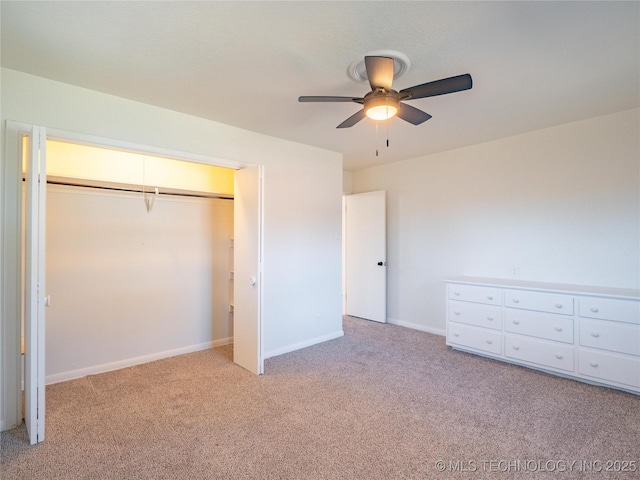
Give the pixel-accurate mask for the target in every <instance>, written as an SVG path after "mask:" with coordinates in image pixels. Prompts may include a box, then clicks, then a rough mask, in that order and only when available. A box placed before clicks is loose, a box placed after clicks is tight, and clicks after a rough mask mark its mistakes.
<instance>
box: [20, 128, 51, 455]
mask: <svg viewBox="0 0 640 480" xmlns="http://www.w3.org/2000/svg"><path fill="white" fill-rule="evenodd" d="M45 146H46V130H45V128H44V127H33V128H32V130H31V133H30V135H29V151H28V152H27V155H26V172H25V176H26V205H25V209H26V211H25V222H26V225H25V233H26V242H25V332H24V333H25V355H24V361H25V370H24V371H25V378H24V402H25V405H24V408H25V410H24V418H25V423H26V425H27V432H28V434H29V441H30V442H31V444H32V445H33V444H34V443H38V442H42V441H43V440H44V406H45V403H44V402H45V398H44V393H45V388H44V376H45V370H44V340H45V331H44V328H45V325H44V309H45V294H44V292H45V283H44V281H45V269H44V268H45V263H44V262H45V253H44V252H45V249H44V247H45V212H46V191H47V190H46V187H47V175H46V150H45Z"/></svg>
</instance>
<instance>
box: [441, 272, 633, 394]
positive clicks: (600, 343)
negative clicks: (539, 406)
mask: <svg viewBox="0 0 640 480" xmlns="http://www.w3.org/2000/svg"><path fill="white" fill-rule="evenodd" d="M445 284H446V288H447V345H450V346H451V347H453V348H455V349H459V350H464V351H467V352H471V353H476V354H479V355H485V356H488V357H492V358H496V359H499V360H503V361H506V362H511V363H517V364H519V365H524V366H528V367H532V368H536V369H539V370H544V371H546V372H549V373H554V374H558V375H563V376H567V377H571V378H574V379H577V380H582V381H586V382H589V383H595V384H600V385H607V386H610V387H613V388H618V389H621V390H626V391H629V392H633V393H636V394H640V290H630V289H618V288H605V287H590V286H579V285H562V284H550V283H540V282H526V281H518V280H498V279H491V278H479V277H455V278H449V279H446V280H445Z"/></svg>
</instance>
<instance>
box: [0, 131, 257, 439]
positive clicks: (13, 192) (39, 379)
mask: <svg viewBox="0 0 640 480" xmlns="http://www.w3.org/2000/svg"><path fill="white" fill-rule="evenodd" d="M36 131H37V132H38V133H37V135H38V137H39V138H45V139H53V140H60V141H63V142H65V141H66V142H71V143H80V144H85V145H89V146H93V147H98V148H106V149H113V150H117V151H127V152H131V153H137V154H143V155H158V156H161V157H163V158H173V159H176V160H181V161H187V162H192V163H199V164H209V165H217V166H220V167H227V168H233V169H234V170H239V171H244V170H250V171H252V172H257V173H258V174H257V175H254V179H255V181H254V182H253V183H251V184H246V183H245V184H244V185H243V188H242V189H238V188H236V189H235V191H234V195H235V196H236V198H238V197H240V198H245V196H246V197H247V198H248V199H253V203H251V208H252V210H253V211H252V215H251V218H253V219H255V220H256V221H257V223H258V225H256V227H255V228H254V230H256V231H258V232H260V231H261V229H262V227H261V224H262V207H261V205H262V189H261V183H262V176H261V167H250V166H247V165H245V164H242V163H241V162H235V161H225V160H222V159H216V158H211V157H206V156H201V155H193V154H187V153H182V152H175V151H169V150H166V149H162V148H156V147H148V146H144V145H137V144H131V143H127V142H120V141H116V140H111V139H103V138H98V137H93V136H86V135H81V134H74V133H70V132H64V131H58V130H51V129H49V130H48V131H47V130H46V129H45V128H43V127H34V126H31V125H25V124H19V123H16V122H7V156H8V158H15V159H16V162H14V163H13V164H11V163H12V162H7V164H8V167H7V168H5V172H4V173H5V175H4V179H3V186H4V187H5V189H4V190H5V195H6V198H8V199H10V200H11V199H13V200H14V201H13V202H11V201H9V202H5V210H4V212H3V214H4V218H5V225H9V226H11V225H15V226H16V227H17V228H16V229H15V230H12V229H10V228H5V229H4V230H3V232H4V234H3V240H4V242H3V243H4V248H3V251H2V255H3V265H5V266H6V267H7V268H5V269H4V272H3V274H4V278H3V294H4V295H3V296H4V298H5V299H8V301H7V302H5V305H3V314H4V315H5V318H16V319H20V318H21V317H22V312H23V307H22V301H21V292H20V290H21V289H20V284H21V281H20V280H19V279H21V278H22V277H23V275H22V273H21V270H22V269H21V262H20V260H19V259H20V258H21V257H22V255H21V252H22V251H23V249H24V250H25V251H27V253H29V249H33V247H32V246H29V245H27V246H26V248H24V247H23V246H22V243H21V241H20V235H16V232H19V230H20V227H19V226H20V225H21V224H22V222H21V220H20V219H21V212H22V211H23V210H25V211H26V213H27V214H29V212H31V213H33V212H34V211H35V210H37V209H36V208H35V207H34V206H33V205H32V204H31V203H29V202H30V200H29V196H30V193H29V190H28V191H27V192H28V193H27V206H26V208H23V206H22V202H21V201H20V195H21V190H22V188H21V184H22V168H21V159H22V155H21V152H20V149H21V148H22V145H23V138H24V137H28V138H33V137H34V132H36ZM30 146H31V148H30V156H31V157H35V156H37V157H38V158H39V159H41V160H42V166H43V167H44V166H45V165H46V147H45V146H44V144H43V143H42V142H40V143H38V147H37V148H39V149H40V150H39V151H38V152H37V153H35V151H34V146H33V142H31V143H30ZM27 176H28V174H27ZM34 178H38V180H37V183H38V184H39V185H42V184H43V183H44V182H42V183H41V182H40V180H39V178H40V177H37V176H36V177H34ZM236 183H237V182H236ZM42 202H44V206H46V199H44V198H43V199H42ZM40 205H42V203H41V204H40ZM43 212H44V208H40V210H39V213H43ZM34 230H35V227H34V226H33V225H31V224H30V223H29V221H27V222H26V232H27V234H28V235H31V236H33V235H36V234H37V235H40V234H41V235H44V229H41V231H40V232H39V233H38V232H34ZM37 235H36V236H37ZM237 240H239V238H237V239H236V243H237ZM241 242H242V243H243V245H245V248H248V249H250V250H251V249H252V250H254V251H255V252H257V255H256V256H257V258H258V261H261V257H262V255H261V251H262V250H261V248H262V246H261V243H260V242H261V237H260V236H257V237H252V238H250V239H241ZM43 247H44V245H42V251H44V248H43ZM243 265H244V266H243V267H242V268H246V269H247V271H246V272H238V271H237V268H236V273H242V275H243V276H245V275H246V276H247V277H249V276H250V275H251V276H255V277H257V278H258V279H259V278H260V276H259V272H260V265H259V264H256V265H247V264H246V263H245V264H243ZM26 278H27V280H26V281H25V291H26V292H30V293H29V294H30V295H33V296H34V297H35V298H36V303H37V304H38V305H40V306H44V303H45V296H46V295H45V294H44V292H43V291H46V290H45V289H46V286H45V284H44V276H43V277H42V282H40V283H35V284H32V283H31V281H30V279H29V278H28V272H26ZM12 280H13V281H12ZM15 280H18V281H17V282H16V281H15ZM34 285H36V286H35V287H34ZM243 289H246V290H248V291H249V292H250V293H249V294H248V295H246V298H248V299H249V300H250V302H249V303H250V304H249V305H246V306H245V305H236V307H235V308H234V312H233V313H234V323H235V322H237V321H240V322H241V323H242V325H243V327H244V328H243V331H246V330H247V326H248V327H250V328H249V329H250V330H251V333H252V335H251V336H250V337H247V338H244V337H243V336H242V335H240V336H239V335H237V334H236V335H235V338H234V342H236V344H243V345H244V344H245V343H246V344H247V346H246V348H245V349H244V350H245V351H249V352H251V355H250V358H249V360H250V362H249V363H246V364H244V365H243V360H241V359H240V360H236V359H234V360H235V361H236V363H238V364H239V365H241V366H243V367H245V368H247V369H249V370H250V371H252V372H254V373H257V374H260V373H262V353H261V336H262V334H261V322H260V311H261V310H260V308H259V306H260V302H261V298H262V296H261V290H262V286H261V282H259V283H258V284H257V285H256V283H254V284H253V285H250V286H247V285H244V284H241V285H240V286H238V287H235V290H236V291H238V290H243ZM34 291H35V292H34ZM7 313H8V314H9V315H7ZM34 322H35V327H34ZM41 327H42V326H41V325H40V324H39V323H37V322H36V321H35V320H34V319H33V318H32V316H31V315H30V314H29V312H28V311H27V315H26V317H25V340H26V348H25V364H30V366H28V367H27V369H26V370H27V371H30V372H31V371H33V372H32V373H33V375H30V374H29V373H27V374H26V377H29V378H28V381H27V382H26V384H25V397H26V398H25V404H26V408H25V417H28V416H34V415H35V416H36V417H37V418H38V419H39V422H38V421H36V422H35V424H39V425H40V426H39V427H38V428H37V432H38V433H34V434H33V435H32V433H31V432H32V431H31V430H29V434H30V441H31V442H32V443H36V442H39V441H42V440H44V388H43V386H44V375H45V372H44V348H42V345H41V343H37V342H36V343H35V344H34V343H33V339H34V338H33V337H36V338H39V339H41V340H42V338H43V336H44V335H43V328H41ZM4 333H9V335H3V337H4V338H3V339H2V341H3V351H4V352H5V354H8V355H6V356H5V358H8V359H9V361H8V362H6V363H8V364H9V365H6V364H5V365H3V368H4V370H5V371H6V372H9V373H10V374H9V375H7V376H5V377H6V380H7V381H6V383H5V384H4V385H3V386H8V388H7V394H6V395H4V398H6V399H8V401H7V402H6V404H5V405H4V406H3V407H4V409H5V413H6V417H5V418H7V419H8V421H9V422H12V421H15V424H18V423H19V422H20V419H21V418H22V417H21V412H20V411H19V410H20V409H19V405H20V403H21V402H20V382H19V377H20V374H19V372H20V355H19V352H20V348H19V343H20V337H21V335H20V322H16V324H14V325H8V327H7V328H5V332H4ZM30 337H32V338H31V339H30ZM34 345H38V347H34ZM38 353H40V356H38ZM34 359H35V360H36V361H35V362H34V361H33V360H34ZM29 390H31V391H29ZM34 392H35V393H34ZM12 418H13V419H15V420H12ZM11 427H12V425H11V423H9V425H3V428H11ZM33 431H34V432H36V430H33Z"/></svg>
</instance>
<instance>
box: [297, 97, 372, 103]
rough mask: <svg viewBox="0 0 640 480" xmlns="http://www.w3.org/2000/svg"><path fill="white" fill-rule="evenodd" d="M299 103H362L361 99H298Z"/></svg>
mask: <svg viewBox="0 0 640 480" xmlns="http://www.w3.org/2000/svg"><path fill="white" fill-rule="evenodd" d="M298 101H299V102H356V103H362V102H363V99H362V98H359V97H313V96H311V97H298Z"/></svg>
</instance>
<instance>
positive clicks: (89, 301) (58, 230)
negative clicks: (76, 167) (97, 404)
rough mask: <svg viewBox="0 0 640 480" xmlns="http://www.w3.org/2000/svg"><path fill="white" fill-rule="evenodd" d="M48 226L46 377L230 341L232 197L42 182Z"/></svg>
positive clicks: (84, 372)
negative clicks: (148, 198) (148, 200)
mask: <svg viewBox="0 0 640 480" xmlns="http://www.w3.org/2000/svg"><path fill="white" fill-rule="evenodd" d="M46 229H47V265H46V285H47V294H48V295H50V296H51V299H52V302H51V306H50V307H49V308H48V309H47V328H46V353H47V354H46V365H45V369H46V383H55V382H59V381H63V380H68V379H71V378H77V377H81V376H85V375H88V374H95V373H100V372H104V371H109V370H114V369H116V368H122V367H125V366H130V365H135V364H138V363H143V362H146V361H151V360H157V359H158V358H164V357H168V356H172V355H177V354H179V353H187V352H191V351H195V350H201V349H204V348H210V347H211V346H218V345H224V344H227V343H230V342H231V341H232V337H233V318H232V317H231V315H230V313H229V287H230V283H229V282H230V280H229V273H230V266H231V262H230V256H231V255H230V252H231V250H230V239H231V238H232V236H233V201H232V200H223V199H205V198H190V197H178V196H173V195H171V196H165V195H161V196H159V197H158V198H156V200H155V202H154V205H153V209H152V210H151V211H150V212H147V209H146V207H145V205H144V202H143V200H142V197H141V195H140V194H135V193H129V192H112V191H108V190H96V189H92V188H83V187H69V186H59V185H50V186H49V187H48V188H47V223H46Z"/></svg>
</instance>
